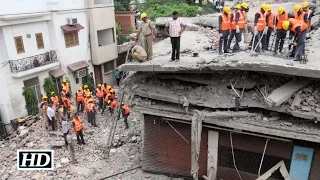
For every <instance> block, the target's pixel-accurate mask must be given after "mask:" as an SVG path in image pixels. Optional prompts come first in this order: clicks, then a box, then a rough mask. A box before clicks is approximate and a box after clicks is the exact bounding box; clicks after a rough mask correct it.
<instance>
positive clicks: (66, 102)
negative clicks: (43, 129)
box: [63, 93, 72, 119]
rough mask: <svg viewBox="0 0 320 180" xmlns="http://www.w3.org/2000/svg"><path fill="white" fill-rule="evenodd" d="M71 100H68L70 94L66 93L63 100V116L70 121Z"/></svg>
mask: <svg viewBox="0 0 320 180" xmlns="http://www.w3.org/2000/svg"><path fill="white" fill-rule="evenodd" d="M71 105H72V103H71V100H70V94H69V93H68V94H67V95H66V96H65V98H64V101H63V115H64V116H66V114H67V117H68V119H70V108H71Z"/></svg>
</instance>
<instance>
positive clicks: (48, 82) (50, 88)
mask: <svg viewBox="0 0 320 180" xmlns="http://www.w3.org/2000/svg"><path fill="white" fill-rule="evenodd" d="M42 87H43V89H44V91H45V92H46V94H47V96H48V97H49V98H50V97H51V92H54V91H55V88H54V82H53V80H52V78H50V77H47V78H45V79H44V82H43V86H42Z"/></svg>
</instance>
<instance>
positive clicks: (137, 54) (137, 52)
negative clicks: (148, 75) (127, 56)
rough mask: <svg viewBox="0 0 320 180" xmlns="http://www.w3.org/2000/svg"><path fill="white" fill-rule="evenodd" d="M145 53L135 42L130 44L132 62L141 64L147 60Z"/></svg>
mask: <svg viewBox="0 0 320 180" xmlns="http://www.w3.org/2000/svg"><path fill="white" fill-rule="evenodd" d="M147 56H148V55H147V53H146V51H145V49H144V48H142V47H141V46H140V45H138V44H136V43H135V42H132V43H131V58H132V60H134V61H138V62H143V61H146V60H147Z"/></svg>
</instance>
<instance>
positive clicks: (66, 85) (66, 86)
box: [62, 79, 71, 94]
mask: <svg viewBox="0 0 320 180" xmlns="http://www.w3.org/2000/svg"><path fill="white" fill-rule="evenodd" d="M62 88H64V89H65V92H66V93H70V94H71V91H70V84H69V83H68V82H67V80H66V79H63V81H62Z"/></svg>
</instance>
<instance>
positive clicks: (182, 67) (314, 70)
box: [119, 51, 320, 78]
mask: <svg viewBox="0 0 320 180" xmlns="http://www.w3.org/2000/svg"><path fill="white" fill-rule="evenodd" d="M169 60H170V56H169V55H167V56H158V57H154V58H153V60H150V61H147V62H143V63H138V62H127V63H125V64H123V65H121V66H120V67H119V69H120V70H121V71H143V72H171V73H180V72H183V73H211V72H214V71H224V70H244V71H260V72H271V73H278V74H287V75H294V76H304V77H310V78H320V61H317V60H316V57H315V56H312V55H311V56H310V55H309V61H308V62H307V63H306V64H301V63H299V62H293V64H294V65H293V66H290V65H287V63H288V60H287V59H284V58H279V57H273V56H271V55H259V56H257V57H253V56H250V53H246V52H240V53H237V54H234V55H233V56H219V55H218V54H216V53H212V52H210V51H203V52H200V54H199V57H191V55H190V54H186V55H183V54H181V60H180V61H179V62H168V61H169ZM217 60H218V61H219V62H216V61H217Z"/></svg>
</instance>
